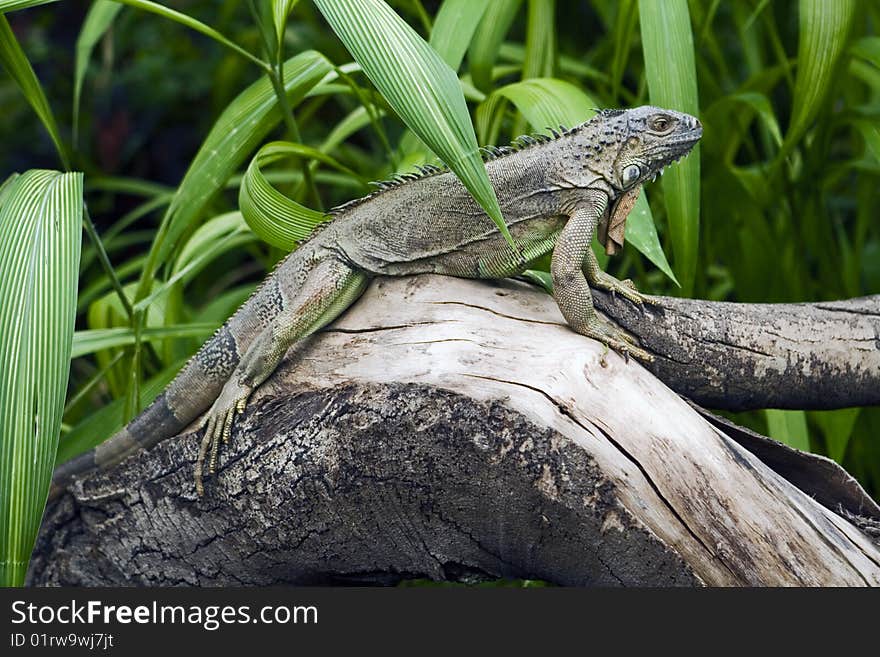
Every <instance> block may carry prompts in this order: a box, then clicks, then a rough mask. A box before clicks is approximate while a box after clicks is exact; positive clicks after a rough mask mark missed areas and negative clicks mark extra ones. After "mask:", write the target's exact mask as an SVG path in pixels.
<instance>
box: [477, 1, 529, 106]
mask: <svg viewBox="0 0 880 657" xmlns="http://www.w3.org/2000/svg"><path fill="white" fill-rule="evenodd" d="M521 4H522V0H492V2H490V3H489V7H488V8H487V9H486V13H485V14H483V20H482V21H480V24H479V26H478V27H477V33H476V34H475V35H474V37H473V39H472V41H471V47H470V49H469V50H468V66H469V69H470V72H471V77H473V80H474V86H475V87H477V89H480V90H481V91H485V92H487V93H488V92H489V91H491V89H492V69H493V68H494V66H495V60H496V59H497V58H498V53H499V50H500V48H501V44H502V42H503V41H504V37H505V36H506V35H507V32H508V30H510V26H511V24H512V23H513V19H514V18H516V14H517V12H518V11H519V8H520V5H521Z"/></svg>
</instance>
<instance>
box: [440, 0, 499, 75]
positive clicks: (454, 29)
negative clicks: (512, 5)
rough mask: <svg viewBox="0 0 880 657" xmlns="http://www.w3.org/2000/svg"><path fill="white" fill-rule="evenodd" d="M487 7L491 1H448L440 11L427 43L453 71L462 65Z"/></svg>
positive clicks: (446, 0)
mask: <svg viewBox="0 0 880 657" xmlns="http://www.w3.org/2000/svg"><path fill="white" fill-rule="evenodd" d="M488 6H489V0H445V1H444V2H443V5H442V6H441V7H440V11H438V12H437V17H436V19H434V28H433V29H432V30H431V39H430V41H429V42H428V43H430V44H431V47H432V48H433V49H434V50H436V51H437V54H438V55H440V57H441V58H442V59H443V61H444V62H446V63H447V64H449V67H450V68H451V69H452V70H453V71H457V70H458V67H459V66H461V60H462V59H463V58H464V54H465V53H466V52H467V49H468V46H469V45H470V44H471V39H472V38H473V36H474V32H476V30H477V25H479V24H480V19H481V18H482V17H483V14H484V13H485V12H486V8H487V7H488Z"/></svg>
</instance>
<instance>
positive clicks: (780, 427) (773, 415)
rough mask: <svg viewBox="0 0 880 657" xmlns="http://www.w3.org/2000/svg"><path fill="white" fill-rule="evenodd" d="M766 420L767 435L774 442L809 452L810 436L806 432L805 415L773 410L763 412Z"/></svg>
mask: <svg viewBox="0 0 880 657" xmlns="http://www.w3.org/2000/svg"><path fill="white" fill-rule="evenodd" d="M764 416H765V417H766V419H767V433H768V435H769V436H770V437H771V438H773V439H774V440H778V441H779V442H782V443H785V444H786V445H788V446H789V447H794V448H795V449H800V450H803V451H805V452H808V451H810V434H809V432H808V430H807V414H806V413H804V412H803V411H781V410H778V409H775V408H768V409H765V410H764Z"/></svg>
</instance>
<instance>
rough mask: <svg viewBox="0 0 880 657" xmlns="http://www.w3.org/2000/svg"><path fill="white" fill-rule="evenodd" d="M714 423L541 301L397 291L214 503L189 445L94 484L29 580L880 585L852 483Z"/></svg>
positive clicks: (296, 370)
mask: <svg viewBox="0 0 880 657" xmlns="http://www.w3.org/2000/svg"><path fill="white" fill-rule="evenodd" d="M706 417H709V419H712V417H714V416H711V415H707V416H705V417H704V415H702V414H701V410H698V409H695V408H694V407H692V406H691V405H689V404H688V403H687V402H686V401H684V400H682V399H681V398H680V397H679V396H678V395H677V394H676V393H675V392H674V391H672V390H671V389H670V388H669V387H667V386H666V385H665V384H664V383H662V382H661V381H660V380H658V379H657V378H656V377H655V376H653V375H652V374H651V373H649V372H648V371H646V370H645V369H644V368H643V367H642V366H641V365H640V364H638V363H637V362H635V361H634V360H632V359H630V360H629V361H626V360H625V359H623V358H621V357H620V356H619V355H617V354H616V353H614V352H610V353H609V352H606V350H604V349H603V347H602V346H601V345H599V344H598V343H596V342H594V341H592V340H589V339H586V338H584V337H582V336H579V335H577V334H575V333H574V332H573V331H571V330H570V329H569V328H568V327H567V326H566V325H565V323H564V321H563V319H562V317H561V316H560V314H559V311H558V310H557V308H556V306H555V304H554V303H553V301H552V299H551V298H550V297H549V296H547V295H545V294H543V293H542V292H539V291H537V290H535V289H533V288H528V287H526V286H525V285H522V284H519V283H516V282H513V281H506V282H502V283H491V284H490V283H484V282H477V281H465V280H460V279H451V278H444V277H437V276H421V277H413V278H405V279H380V280H377V281H376V282H374V283H373V285H371V287H370V288H369V289H368V290H367V292H366V293H365V295H364V297H363V298H362V299H361V300H360V301H359V302H358V303H357V304H356V305H355V306H354V307H353V308H352V309H350V310H349V311H348V312H347V313H346V314H345V315H344V316H343V317H341V318H340V319H339V320H338V321H337V322H336V323H335V324H333V325H331V327H329V328H328V329H326V330H325V331H323V332H322V333H320V334H319V335H316V336H314V337H313V338H312V339H310V340H308V341H306V342H305V343H303V344H302V345H300V346H299V347H298V348H296V349H294V350H292V351H291V352H290V353H289V354H288V355H287V357H286V359H285V361H284V363H282V365H281V367H280V368H279V369H278V371H276V373H275V374H274V375H273V376H272V377H271V378H270V379H269V380H268V381H267V382H266V383H265V384H264V385H263V386H261V388H260V389H259V390H258V391H257V393H256V394H255V396H254V399H253V400H252V402H251V404H250V406H249V408H248V410H247V412H246V413H245V414H244V416H242V419H241V420H240V421H239V423H238V425H237V427H236V429H235V431H234V433H233V440H232V442H231V444H230V445H229V446H228V447H227V448H226V449H225V451H224V453H223V454H222V456H221V465H220V469H219V472H218V474H217V476H216V477H214V478H213V479H210V480H208V483H207V492H206V495H205V496H204V497H203V498H199V497H197V496H196V494H195V492H194V486H193V481H192V471H193V463H194V460H195V456H196V453H197V446H198V438H197V436H195V435H193V434H184V435H182V436H181V437H179V439H174V440H169V441H166V442H164V443H161V444H160V445H158V446H157V447H156V448H154V449H153V450H151V451H150V452H149V453H147V454H144V455H141V456H139V457H137V458H133V459H129V460H128V461H126V462H124V463H122V464H120V465H119V466H118V467H116V468H115V469H113V470H111V471H109V472H107V473H103V474H100V475H98V476H94V477H91V478H88V479H85V480H83V481H79V482H75V484H74V485H73V486H72V488H71V489H70V491H69V492H68V493H67V494H65V495H64V496H62V497H61V498H60V499H59V500H57V501H56V502H55V503H54V504H53V505H51V506H50V507H49V508H48V509H47V513H46V516H45V519H44V525H43V529H42V532H41V535H40V539H39V541H38V546H37V549H36V551H35V555H34V559H33V561H32V564H31V573H30V581H31V583H32V584H38V585H54V584H74V585H107V584H110V585H121V584H128V585H132V584H135V585H144V584H156V585H158V584H180V585H229V584H258V585H266V584H278V583H296V584H306V583H327V582H334V583H339V582H347V583H352V582H359V583H360V582H363V583H393V582H395V581H397V580H399V579H401V578H405V577H430V578H434V579H455V580H462V579H465V580H469V579H474V578H486V577H519V578H538V579H543V580H548V581H550V582H554V583H559V584H574V585H585V584H590V585H624V586H637V585H688V586H691V585H878V584H880V550H878V546H877V545H876V544H875V543H874V541H872V539H871V538H870V537H869V534H870V529H871V527H873V526H875V524H874V523H876V522H877V521H878V520H880V508H878V507H877V505H876V504H875V503H874V502H873V501H872V500H871V499H870V498H869V497H868V496H867V495H866V494H865V493H864V491H863V490H862V489H861V488H860V487H859V486H858V484H857V483H856V482H855V481H854V480H853V479H852V478H851V477H849V475H847V474H846V473H845V472H844V471H843V470H842V469H840V468H839V467H838V466H836V465H835V464H833V463H832V462H831V461H828V460H827V459H822V458H821V457H814V456H811V455H806V454H803V453H801V452H797V451H796V450H791V449H790V448H787V447H784V446H781V445H779V444H777V443H773V442H772V441H768V440H767V439H764V438H763V437H761V436H757V435H756V434H752V433H751V432H748V431H745V430H742V429H740V428H737V427H734V426H727V425H725V421H723V420H720V419H718V418H715V421H714V422H710V421H708V420H707V419H706ZM740 443H742V444H740ZM749 443H751V449H752V450H753V451H749V449H746V448H745V447H743V444H749ZM762 458H763V459H764V460H762ZM792 473H794V474H792ZM786 476H788V477H789V479H787V478H786ZM859 527H861V528H862V530H864V531H862V530H860V529H859ZM866 532H868V533H866Z"/></svg>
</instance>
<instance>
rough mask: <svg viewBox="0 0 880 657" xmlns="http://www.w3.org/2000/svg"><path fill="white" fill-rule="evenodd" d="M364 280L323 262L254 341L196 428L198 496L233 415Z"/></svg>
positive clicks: (341, 266)
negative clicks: (201, 432)
mask: <svg viewBox="0 0 880 657" xmlns="http://www.w3.org/2000/svg"><path fill="white" fill-rule="evenodd" d="M368 280H369V279H368V276H367V274H365V273H364V272H361V271H358V270H356V269H352V268H351V267H349V266H347V265H345V264H344V263H342V262H340V261H338V260H336V259H335V258H332V257H331V258H327V259H326V260H324V261H323V262H321V263H319V264H318V265H317V266H315V267H314V268H313V269H312V270H311V271H310V272H309V274H308V278H307V280H306V281H305V282H304V283H303V285H302V286H301V288H300V289H299V291H298V292H297V293H296V294H295V295H294V296H293V299H292V300H291V301H290V302H289V304H290V305H289V306H286V307H285V308H284V310H283V311H282V312H281V313H280V314H279V315H278V316H277V317H276V318H275V319H274V320H272V322H271V323H270V324H269V325H268V326H267V327H266V328H265V329H263V331H262V332H261V333H260V334H259V335H258V336H257V337H256V338H255V339H254V341H253V343H252V344H251V345H250V347H249V348H248V350H247V351H246V352H245V354H244V356H243V357H242V359H241V361H240V362H239V364H238V367H236V369H235V371H234V372H233V373H232V376H231V377H230V378H229V381H227V382H226V385H225V386H223V390H222V392H221V393H220V395H219V396H218V397H217V399H216V401H215V402H214V405H213V406H212V407H211V409H210V410H209V411H208V412H207V413H206V414H205V416H204V418H203V419H202V422H201V424H200V425H199V428H200V429H204V430H205V433H204V436H203V437H202V442H201V445H200V447H199V456H198V459H197V460H196V467H195V480H196V492H197V493H198V494H199V495H202V494H204V486H203V483H202V473H203V471H204V463H205V459H206V458H207V456H208V453H209V451H210V460H209V468H208V469H209V472H210V473H211V474H213V473H214V470H215V468H216V466H217V457H218V453H219V449H220V441H221V440H222V441H223V442H224V443H226V442H228V441H229V437H230V435H231V433H232V425H233V423H234V422H235V417H236V415H238V414H240V413H242V412H243V411H244V410H245V407H246V405H247V402H248V399H250V396H251V394H252V393H253V391H254V390H256V388H257V387H258V386H259V385H260V384H261V383H263V381H265V380H266V379H267V378H269V376H270V375H271V374H272V372H274V371H275V369H276V368H277V367H278V364H279V363H280V362H281V359H282V358H283V357H284V354H286V353H287V350H288V349H289V348H290V347H291V346H293V344H294V343H295V342H297V341H298V340H301V339H303V338H305V337H307V336H309V335H311V334H312V333H314V332H315V331H317V330H318V329H320V328H322V327H323V326H325V325H327V324H328V323H330V322H332V321H333V320H334V319H336V317H338V316H339V315H340V314H341V313H342V311H344V310H345V309H346V308H348V307H349V306H350V305H351V304H352V303H354V301H355V300H356V299H357V298H358V297H359V296H360V295H361V293H362V292H363V291H364V289H365V288H366V286H367V282H368ZM285 305H286V304H285Z"/></svg>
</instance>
